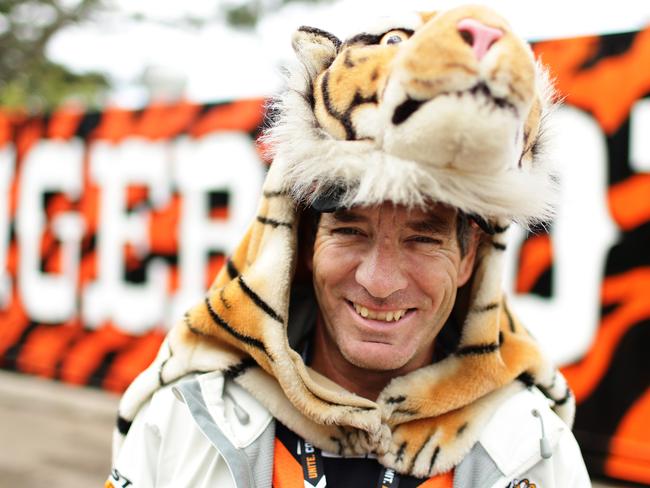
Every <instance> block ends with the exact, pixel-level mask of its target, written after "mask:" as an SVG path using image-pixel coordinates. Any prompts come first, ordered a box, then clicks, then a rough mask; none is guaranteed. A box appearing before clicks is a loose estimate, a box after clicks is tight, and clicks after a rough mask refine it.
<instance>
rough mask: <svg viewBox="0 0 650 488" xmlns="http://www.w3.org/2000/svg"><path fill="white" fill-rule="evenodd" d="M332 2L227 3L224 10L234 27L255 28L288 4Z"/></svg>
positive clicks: (252, 0)
mask: <svg viewBox="0 0 650 488" xmlns="http://www.w3.org/2000/svg"><path fill="white" fill-rule="evenodd" d="M326 1H331V0H243V1H238V2H236V3H226V4H225V5H224V6H223V10H224V12H225V14H226V20H227V21H228V23H229V24H230V25H232V26H234V27H255V26H256V25H257V22H259V20H260V19H261V18H262V17H263V16H264V15H265V14H267V13H269V12H272V11H274V10H278V9H280V8H281V7H283V6H285V5H287V4H288V3H296V2H301V3H321V2H326Z"/></svg>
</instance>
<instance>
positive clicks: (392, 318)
mask: <svg viewBox="0 0 650 488" xmlns="http://www.w3.org/2000/svg"><path fill="white" fill-rule="evenodd" d="M353 305H354V309H355V310H356V311H357V313H358V314H359V315H361V316H362V317H363V318H364V319H372V320H382V321H384V322H397V321H398V320H399V319H401V318H402V317H403V316H404V314H405V313H406V311H407V309H403V310H391V311H390V312H373V311H372V310H368V309H367V308H366V307H364V306H361V305H357V304H356V303H354V304H353Z"/></svg>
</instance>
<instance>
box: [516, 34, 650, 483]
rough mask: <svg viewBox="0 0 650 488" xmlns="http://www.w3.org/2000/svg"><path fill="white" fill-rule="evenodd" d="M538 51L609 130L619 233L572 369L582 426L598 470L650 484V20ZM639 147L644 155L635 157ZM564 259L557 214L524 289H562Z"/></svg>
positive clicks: (530, 261)
mask: <svg viewBox="0 0 650 488" xmlns="http://www.w3.org/2000/svg"><path fill="white" fill-rule="evenodd" d="M534 51H535V53H536V55H538V56H540V57H541V59H542V60H543V62H544V63H545V64H547V65H549V66H550V68H551V72H552V75H553V76H554V77H555V78H556V79H557V86H558V88H559V91H560V95H561V96H562V97H564V99H565V103H566V104H567V105H570V106H572V107H575V108H578V109H580V110H581V111H583V113H585V114H588V115H589V116H590V117H591V118H592V119H593V120H594V121H595V122H596V123H597V126H598V127H600V130H601V131H602V138H603V140H604V141H605V143H606V164H607V168H606V170H607V178H608V185H609V188H608V190H607V193H606V194H605V195H603V199H605V201H606V203H607V208H608V210H609V214H610V216H611V220H612V222H613V223H614V224H615V226H616V227H617V232H618V237H617V240H616V242H615V243H614V244H613V246H612V247H611V248H610V249H609V250H608V252H607V254H606V257H605V262H604V263H603V264H604V266H603V267H604V271H603V274H602V285H601V303H600V310H601V313H600V323H599V325H598V327H597V330H596V333H595V336H594V338H593V341H592V343H591V345H590V347H589V349H588V351H587V352H586V354H585V355H584V356H583V357H582V358H580V359H579V360H577V361H576V362H575V363H573V364H570V365H567V366H566V367H564V368H563V372H564V374H565V375H566V377H567V379H568V381H569V383H570V384H571V386H572V388H573V390H574V392H575V394H576V399H577V402H578V410H577V414H576V424H575V428H574V431H575V434H576V437H577V438H578V441H579V443H580V446H581V449H582V452H583V455H584V457H585V460H586V462H587V465H588V468H589V470H590V473H591V474H592V475H600V476H606V477H611V478H617V479H624V480H630V481H634V482H638V483H647V484H650V363H649V362H648V360H647V354H648V352H647V351H648V349H649V348H650V173H649V172H648V171H649V169H650V154H648V152H647V151H646V152H645V153H644V152H641V153H639V152H638V151H637V152H635V151H633V150H632V145H633V144H636V143H638V142H639V141H638V140H634V138H635V137H636V138H638V137H639V132H638V131H636V132H635V131H633V130H632V126H633V125H634V124H635V123H636V122H637V120H635V119H634V117H640V115H639V113H638V112H635V106H636V107H639V106H643V107H650V70H648V69H647V68H646V67H647V66H650V28H647V29H645V30H642V31H640V32H631V33H622V34H615V35H607V36H594V37H584V38H578V39H568V40H557V41H547V42H539V43H537V44H536V45H535V46H534ZM647 120H650V118H648V119H647ZM644 127H645V129H644V130H645V131H646V133H645V134H644V135H643V136H642V137H644V138H646V139H647V131H650V126H644ZM639 154H641V157H642V158H644V160H642V161H638V160H634V158H639ZM640 168H645V169H640ZM595 170H596V168H595ZM546 229H550V230H549V231H547V230H546ZM554 266H555V265H554V259H553V223H548V224H547V226H545V228H541V229H534V230H533V232H531V233H529V235H528V238H527V239H526V240H525V241H524V243H523V245H522V247H521V249H520V253H519V268H518V276H517V279H516V291H517V293H533V294H537V295H540V296H545V297H549V296H552V295H553V292H554V290H553V289H552V279H551V278H552V276H553V271H554ZM595 305H596V306H597V304H595ZM565 327H571V324H565Z"/></svg>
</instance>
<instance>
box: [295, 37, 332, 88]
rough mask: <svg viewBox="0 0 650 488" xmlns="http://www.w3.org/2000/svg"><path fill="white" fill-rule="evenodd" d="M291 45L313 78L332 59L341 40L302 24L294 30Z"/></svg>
mask: <svg viewBox="0 0 650 488" xmlns="http://www.w3.org/2000/svg"><path fill="white" fill-rule="evenodd" d="M291 45H292V46H293V50H294V51H295V52H296V55H297V56H298V59H299V60H300V61H301V62H302V63H303V64H304V65H305V67H306V68H307V70H308V71H309V74H310V76H311V77H312V79H313V78H315V77H316V75H318V74H319V73H320V72H321V71H323V70H324V69H325V68H327V67H328V66H329V65H330V64H331V63H332V61H334V58H335V57H336V54H337V53H338V49H339V47H340V46H341V41H340V40H339V38H338V37H336V36H335V35H333V34H330V33H329V32H325V31H323V30H320V29H317V28H315V27H307V26H302V27H300V28H299V29H298V30H297V31H296V32H294V34H293V37H292V39H291Z"/></svg>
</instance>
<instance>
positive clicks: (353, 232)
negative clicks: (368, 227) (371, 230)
mask: <svg viewBox="0 0 650 488" xmlns="http://www.w3.org/2000/svg"><path fill="white" fill-rule="evenodd" d="M332 234H339V235H344V236H361V235H363V232H361V230H360V229H357V228H355V227H335V228H334V229H332Z"/></svg>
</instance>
